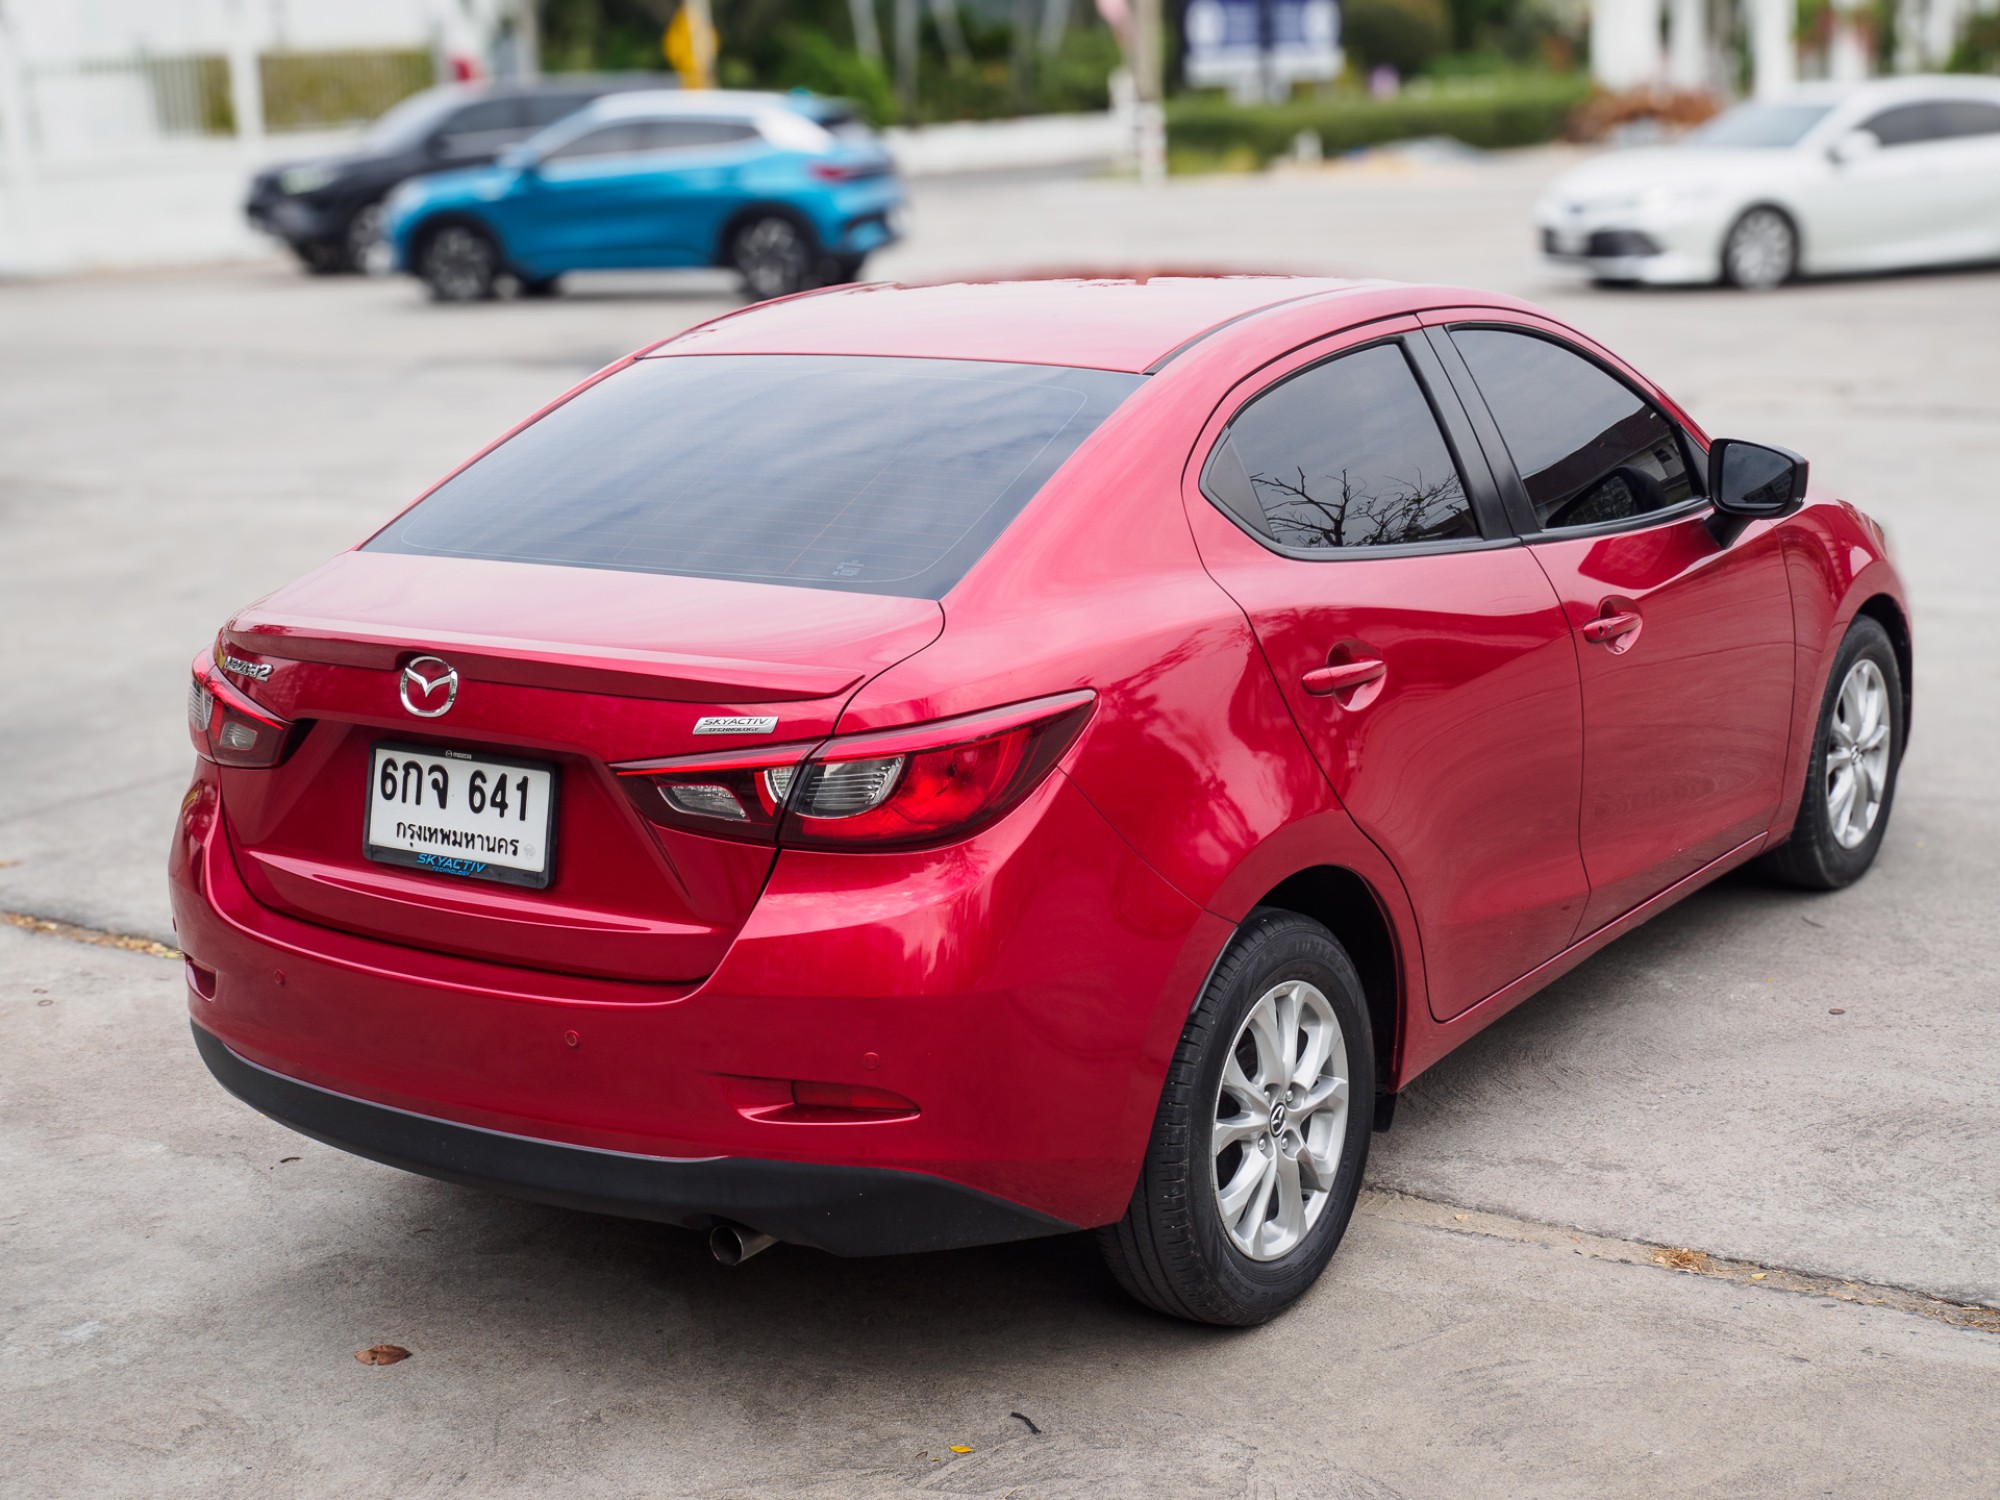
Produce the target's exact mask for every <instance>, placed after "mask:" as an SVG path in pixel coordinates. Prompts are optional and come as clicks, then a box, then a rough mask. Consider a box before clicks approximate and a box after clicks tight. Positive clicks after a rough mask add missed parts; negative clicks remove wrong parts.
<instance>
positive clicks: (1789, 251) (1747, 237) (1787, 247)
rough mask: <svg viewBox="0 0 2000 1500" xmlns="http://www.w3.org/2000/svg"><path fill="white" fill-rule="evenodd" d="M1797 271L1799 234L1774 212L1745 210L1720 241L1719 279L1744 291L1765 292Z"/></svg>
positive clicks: (1771, 210)
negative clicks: (1720, 261)
mask: <svg viewBox="0 0 2000 1500" xmlns="http://www.w3.org/2000/svg"><path fill="white" fill-rule="evenodd" d="M1798 268H1799V232H1798V231H1797V230H1796V229H1794V228H1793V227H1792V221H1791V220H1790V219H1788V218H1786V217H1785V216H1784V215H1783V214H1782V213H1780V212H1779V211H1778V210H1777V209H1775V208H1752V209H1746V210H1745V211H1744V213H1743V215H1742V217H1741V218H1739V219H1737V221H1736V222H1735V223H1734V224H1732V225H1730V226H1729V233H1728V234H1727V235H1726V236H1724V238H1723V241H1722V279H1723V280H1724V281H1727V282H1728V283H1729V284H1730V285H1731V286H1738V287H1742V288H1743V289H1744V290H1745V291H1752V292H1762V291H1769V290H1770V289H1771V288H1772V287H1776V286H1783V285H1784V284H1785V283H1786V282H1788V281H1790V280H1791V279H1792V277H1793V275H1794V274H1795V273H1796V272H1797V271H1798Z"/></svg>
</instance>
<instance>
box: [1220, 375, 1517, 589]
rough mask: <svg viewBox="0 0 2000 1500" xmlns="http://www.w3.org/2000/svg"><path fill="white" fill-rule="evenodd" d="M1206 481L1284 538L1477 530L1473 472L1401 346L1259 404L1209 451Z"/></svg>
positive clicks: (1424, 535) (1297, 543)
mask: <svg viewBox="0 0 2000 1500" xmlns="http://www.w3.org/2000/svg"><path fill="white" fill-rule="evenodd" d="M1202 488H1203V489H1204V490H1205V491H1206V492H1207V494H1208V496H1209V498H1210V499H1212V500H1214V501H1215V502H1216V503H1217V504H1219V505H1221V506H1223V507H1224V508H1225V509H1227V510H1229V511H1231V512H1233V513H1234V514H1235V515H1236V516H1237V517H1238V518H1239V519H1241V520H1242V521H1244V522H1245V523H1246V524H1247V525H1249V526H1250V527H1251V528H1252V529H1253V530H1255V531H1257V532H1260V533H1261V534H1262V535H1264V536H1265V537H1267V538H1269V539H1270V540H1271V541H1274V542H1276V543H1277V544H1278V545H1280V546H1283V547H1298V548H1305V549H1309V550H1312V551H1320V550H1328V551H1331V550H1336V549H1345V548H1359V547H1394V546H1407V545H1409V544H1411V543H1414V542H1440V541H1451V540H1457V539H1462V538H1470V537H1476V536H1478V535H1479V528H1478V526H1477V525H1476V524H1475V523H1474V521H1473V517H1472V506H1471V502H1470V501H1468V500H1467V498H1466V494H1465V481H1464V480H1463V479H1462V478H1461V477H1460V476H1459V472H1458V466H1457V464H1455V463H1454V462H1453V461H1452V457H1451V450H1450V449H1449V448H1447V447H1446V446H1445V441H1444V436H1443V434H1442V433H1440V432H1439V431H1438V425H1437V419H1436V418H1435V417H1433V416H1432V415H1431V408H1430V403H1429V402H1428V401H1427V400H1425V399H1424V393H1423V390H1422V388H1421V387H1420V386H1419V385H1418V384H1417V378H1416V375H1415V374H1414V373H1413V372H1412V371H1411V369H1410V364H1409V360H1408V358H1407V356H1405V355H1404V353H1403V348H1402V345H1401V344H1398V343H1389V344H1377V345H1375V346H1374V347H1372V348H1368V349H1362V350H1359V351H1357V352H1356V353H1353V354H1346V355H1342V356H1341V357H1340V358H1338V359H1333V360H1329V361H1327V363H1325V364H1323V365H1315V366H1313V367H1312V368H1311V369H1308V370H1304V371H1302V372H1301V373H1299V374H1297V375H1294V376H1292V377H1291V378H1290V379H1289V380H1286V381H1284V382H1282V383H1280V384H1279V385H1276V386H1274V387H1272V388H1271V389H1270V390H1268V391H1266V392H1265V393H1264V394H1263V395H1261V396H1259V397H1257V398H1256V399H1255V400H1254V401H1252V402H1250V404H1249V405H1247V406H1245V407H1244V408H1243V410H1242V411H1241V412H1239V413H1238V414H1237V415H1236V417H1235V419H1234V420H1233V421H1232V422H1231V423H1230V424H1229V431H1228V433H1227V434H1226V435H1225V436H1224V438H1223V440H1222V441H1221V442H1220V443H1218V444H1217V445H1216V448H1215V451H1214V452H1213V453H1212V454H1211V455H1210V456H1209V460H1208V464H1207V466H1206V467H1205V468H1204V470H1203V472H1202Z"/></svg>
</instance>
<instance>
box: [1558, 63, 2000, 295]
mask: <svg viewBox="0 0 2000 1500" xmlns="http://www.w3.org/2000/svg"><path fill="white" fill-rule="evenodd" d="M1535 224H1536V227H1537V229H1539V230H1540V232H1541V245H1542V253H1543V254H1544V255H1545V256H1547V257H1549V259H1550V260H1552V261H1554V262H1556V263H1559V264H1563V265H1568V266H1574V267H1580V268H1583V269H1585V270H1587V271H1588V272H1589V273H1590V274H1591V276H1592V277H1593V278H1595V279H1596V280H1598V281H1604V282H1652V283H1667V282H1708V281H1716V280H1721V281H1725V282H1729V283H1731V284H1733V285H1736V286H1741V287H1773V286H1777V285H1779V284H1780V283H1781V282H1785V281H1789V280H1790V279H1791V278H1792V277H1794V276H1799V275H1827V274H1832V273H1837V272H1855V271H1888V270H1898V269H1901V268H1903V267H1906V266H1934V265H1947V264H1953V263H1959V262H1967V261H1981V260H1991V259H2000V80H1995V79H1991V78H1978V77H1962V78H1961V77H1940V78H1897V79H1882V80H1878V81H1876V82H1872V83H1865V84H1855V85H1844V86H1843V85H1809V86H1807V87H1805V88H1801V89H1799V90H1798V91H1797V92H1796V93H1794V94H1792V95H1790V96H1789V97H1787V98H1786V99H1784V100H1783V101H1781V102H1773V103H1763V104H1739V105H1737V106H1736V107H1735V108H1734V109H1731V110H1728V111H1726V112H1725V113H1723V114H1721V115H1719V116H1717V117H1716V118H1715V119H1713V120H1711V121H1709V122H1708V124H1706V125H1704V126H1702V127H1701V128H1700V129H1699V130H1696V131H1694V132H1693V133H1691V134H1690V135H1688V136H1686V137H1685V138H1684V139H1682V140H1680V141H1679V142H1677V143H1675V144H1673V145H1669V146H1653V147H1640V148H1633V149H1628V150H1622V151H1612V152H1607V153H1606V154H1605V155H1603V156H1600V157H1598V158H1596V159H1595V160H1592V161H1590V162H1586V163H1585V164H1584V165H1582V166H1580V167H1577V168H1575V169H1574V170H1573V171H1570V172H1567V173H1565V174H1564V175H1563V176H1562V177H1560V178H1558V179H1557V180H1556V182H1555V184H1554V185H1553V186H1552V187H1551V188H1550V189H1549V190H1548V192H1547V193H1545V194H1544V195H1543V196H1542V199H1541V202H1540V203H1538V204H1537V205H1536V208H1535Z"/></svg>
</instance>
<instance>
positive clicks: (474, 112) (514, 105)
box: [438, 98, 528, 156]
mask: <svg viewBox="0 0 2000 1500" xmlns="http://www.w3.org/2000/svg"><path fill="white" fill-rule="evenodd" d="M527 133H528V119H527V110H526V108H525V107H524V106H523V104H522V102H521V101H520V100H519V99H511V98H510V99H482V100H480V101H479V102H478V103H477V104H468V105H466V107H465V108H464V109H461V110H459V111H458V112H457V113H456V114H454V115H452V116H451V117H450V118H449V119H447V120H446V121H445V122H444V124H443V126H442V127H441V128H440V130H439V132H438V146H439V148H440V149H441V150H442V151H443V152H444V153H445V155H447V156H479V155H483V154H486V153H488V152H494V151H498V150H500V149H501V148H502V147H503V146H507V145H509V144H511V143H512V142H514V141H517V140H519V139H520V138H521V137H522V136H524V135H526V134H527Z"/></svg>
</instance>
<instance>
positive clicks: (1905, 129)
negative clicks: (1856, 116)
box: [1861, 104, 1950, 146]
mask: <svg viewBox="0 0 2000 1500" xmlns="http://www.w3.org/2000/svg"><path fill="white" fill-rule="evenodd" d="M1861 128H1862V129H1864V130H1867V131H1870V132H1872V133H1873V134H1874V136H1875V139H1876V140H1878V141H1880V142H1881V143H1882V144H1883V145H1885V146H1917V145H1922V144H1923V143H1924V142H1925V141H1934V140H1937V139H1938V138H1939V137H1940V136H1943V135H1946V134H1949V133H1950V132H1948V131H1947V130H1946V129H1945V121H1944V115H1943V111H1942V110H1941V109H1940V107H1939V106H1938V105H1935V104H1899V105H1897V106H1896V108H1894V109H1885V110H1883V111H1882V113H1880V114H1879V115H1876V116H1875V117H1874V118H1873V119H1871V120H1869V122H1868V123H1867V124H1866V125H1864V126H1862V127H1861Z"/></svg>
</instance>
